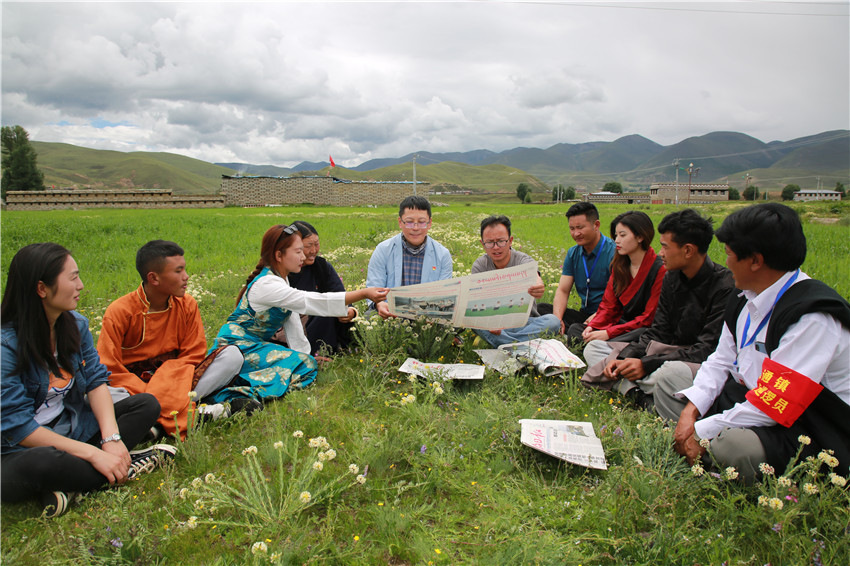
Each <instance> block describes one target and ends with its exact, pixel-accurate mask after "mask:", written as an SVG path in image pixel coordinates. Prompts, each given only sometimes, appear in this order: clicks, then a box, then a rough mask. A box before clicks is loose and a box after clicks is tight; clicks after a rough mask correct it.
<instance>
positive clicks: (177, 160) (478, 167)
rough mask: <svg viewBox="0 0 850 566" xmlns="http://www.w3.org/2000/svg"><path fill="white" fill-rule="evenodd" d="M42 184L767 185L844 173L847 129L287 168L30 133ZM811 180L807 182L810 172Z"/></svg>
mask: <svg viewBox="0 0 850 566" xmlns="http://www.w3.org/2000/svg"><path fill="white" fill-rule="evenodd" d="M33 147H35V150H36V152H37V153H38V163H39V167H40V168H41V169H42V170H43V171H44V174H45V182H46V183H47V185H48V186H50V185H55V186H57V187H66V186H74V187H80V188H82V187H93V188H122V187H125V188H127V187H130V188H132V187H136V188H168V189H171V190H172V191H173V192H174V193H175V194H205V193H217V192H218V191H219V189H220V185H221V175H223V174H224V175H233V174H236V173H240V174H246V175H268V176H290V175H310V174H313V175H326V174H331V175H334V176H336V177H340V178H343V179H351V180H369V179H372V180H376V181H404V180H406V181H411V180H413V167H412V161H413V156H414V155H416V156H417V157H416V174H417V180H419V181H428V182H430V183H431V184H432V185H434V188H435V190H457V189H463V190H473V191H481V192H511V191H513V190H514V189H515V188H516V186H517V185H518V184H519V183H520V182H527V183H529V184H531V185H532V187H534V188H535V190H536V191H544V190H548V187H551V186H553V185H555V184H557V183H563V184H565V185H574V186H576V187H577V188H580V189H582V188H583V189H587V190H595V189H598V188H600V187H601V186H602V185H603V184H604V183H606V182H607V181H619V182H621V183H623V185H624V187H626V188H627V190H646V189H647V188H648V187H649V185H650V184H651V183H653V182H659V181H672V180H673V179H675V176H676V170H675V168H674V167H673V165H672V164H673V161H674V160H676V159H678V160H679V167H680V170H679V178H680V180H683V181H685V182H686V181H687V179H688V175H687V172H686V171H685V168H687V167H688V164H689V163H693V164H694V167H695V168H699V172H698V173H697V175H696V176H695V177H693V179H692V180H693V181H694V182H714V181H723V180H726V179H728V180H729V181H730V182H731V183H732V184H733V185H735V186H739V185H742V184H743V182H742V181H741V179H742V178H743V177H744V176H745V175H746V174H750V175H751V178H752V182H754V183H757V184H759V186H761V187H762V188H763V189H767V188H769V189H771V190H775V189H776V188H781V187H782V186H784V185H785V184H787V183H791V182H793V183H797V184H800V185H801V186H803V187H804V188H806V187H807V186H810V185H811V186H814V183H815V181H814V179H815V177H818V176H827V177H831V178H832V180H828V182H827V184H828V185H829V186H832V185H834V182H835V179H836V178H838V179H841V180H842V182H845V183H847V182H848V181H850V131H848V130H834V131H829V132H822V133H820V134H816V135H812V136H806V137H802V138H797V139H793V140H790V141H771V142H769V143H765V142H762V141H760V140H758V139H756V138H753V137H751V136H748V135H746V134H742V133H739V132H711V133H709V134H706V135H703V136H695V137H691V138H688V139H685V140H682V141H680V142H678V143H676V144H673V145H669V146H662V145H660V144H657V143H655V142H654V141H652V140H649V139H647V138H645V137H643V136H639V135H629V136H624V137H622V138H619V139H617V140H615V141H613V142H588V143H579V144H568V143H561V144H556V145H553V146H551V147H549V148H546V149H539V148H529V147H517V148H513V149H509V150H506V151H502V152H493V151H489V150H486V149H478V150H473V151H468V152H449V153H432V152H425V151H421V152H416V153H415V154H414V153H410V154H407V155H405V156H402V157H395V158H380V159H372V160H369V161H366V162H364V163H361V164H360V165H358V166H356V167H353V168H350V169H349V168H345V167H340V166H337V167H335V168H330V166H329V164H328V163H326V162H308V161H305V162H302V163H299V164H298V165H297V166H295V167H292V168H287V167H279V166H275V165H253V164H248V163H216V164H212V163H207V162H204V161H199V160H197V159H192V158H189V157H185V156H181V155H176V154H172V153H149V152H130V153H123V152H118V151H105V150H94V149H87V148H82V147H77V146H73V145H69V144H61V143H47V142H37V141H35V142H33ZM809 180H810V181H811V182H808V181H809Z"/></svg>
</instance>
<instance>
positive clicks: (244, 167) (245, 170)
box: [216, 163, 293, 177]
mask: <svg viewBox="0 0 850 566" xmlns="http://www.w3.org/2000/svg"><path fill="white" fill-rule="evenodd" d="M216 165H218V166H219V167H226V168H227V169H233V170H234V171H236V173H237V174H239V175H262V176H266V177H286V176H287V175H291V174H292V172H293V169H290V168H288V167H278V166H277V165H251V164H250V163H216Z"/></svg>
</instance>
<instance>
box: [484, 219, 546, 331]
mask: <svg viewBox="0 0 850 566" xmlns="http://www.w3.org/2000/svg"><path fill="white" fill-rule="evenodd" d="M513 241H514V237H513V236H512V235H511V221H510V219H509V218H508V217H507V216H489V217H487V218H485V219H484V220H482V221H481V245H482V246H483V247H484V252H485V253H484V255H483V256H481V257H479V258H478V259H476V260H475V263H473V264H472V273H482V272H484V271H495V270H497V269H505V268H507V267H515V266H517V265H522V264H523V263H531V262H533V261H534V260H533V259H532V258H531V256H529V255H528V254H524V253H522V252H518V251H516V250H514V249H512V248H511V244H512V243H513ZM545 290H546V287H545V286H544V285H543V280H542V279H541V278H540V275H539V274H538V275H537V282H536V283H535V284H534V285H532V286H531V287H529V288H528V294H529V295H531V297H532V301H533V300H534V299H539V298H540V297H542V296H543V292H544V291H545ZM560 328H561V322H560V320H559V319H558V318H557V317H555V316H554V315H551V314H544V315H543V316H541V315H540V313H538V312H537V305H536V302H532V305H531V313H530V315H529V318H528V323H526V325H525V326H522V327H518V328H505V329H503V330H494V331H488V330H479V329H475V333H476V334H478V335H479V336H480V337H481V338H483V339H484V340H486V341H487V342H488V343H489V344H490V345H491V346H500V345H502V344H510V343H512V342H525V341H526V340H533V339H535V338H539V337H540V336H543V335H546V334H557V333H558V331H559V330H560Z"/></svg>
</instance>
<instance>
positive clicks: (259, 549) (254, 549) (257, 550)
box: [251, 541, 269, 556]
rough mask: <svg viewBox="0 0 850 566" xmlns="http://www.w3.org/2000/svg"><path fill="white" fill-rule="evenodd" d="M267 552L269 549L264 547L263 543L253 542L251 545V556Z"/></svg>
mask: <svg viewBox="0 0 850 566" xmlns="http://www.w3.org/2000/svg"><path fill="white" fill-rule="evenodd" d="M268 552H269V547H268V546H266V543H264V542H263V541H260V542H255V543H254V544H253V545H251V554H253V555H254V556H257V555H260V554H267V553H268Z"/></svg>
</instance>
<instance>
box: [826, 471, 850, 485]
mask: <svg viewBox="0 0 850 566" xmlns="http://www.w3.org/2000/svg"><path fill="white" fill-rule="evenodd" d="M829 481H831V482H832V484H833V485H837V486H838V487H844V486H845V485H847V479H846V478H844V477H842V476H839V475H838V474H836V473H834V472H833V473H830V474H829Z"/></svg>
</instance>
